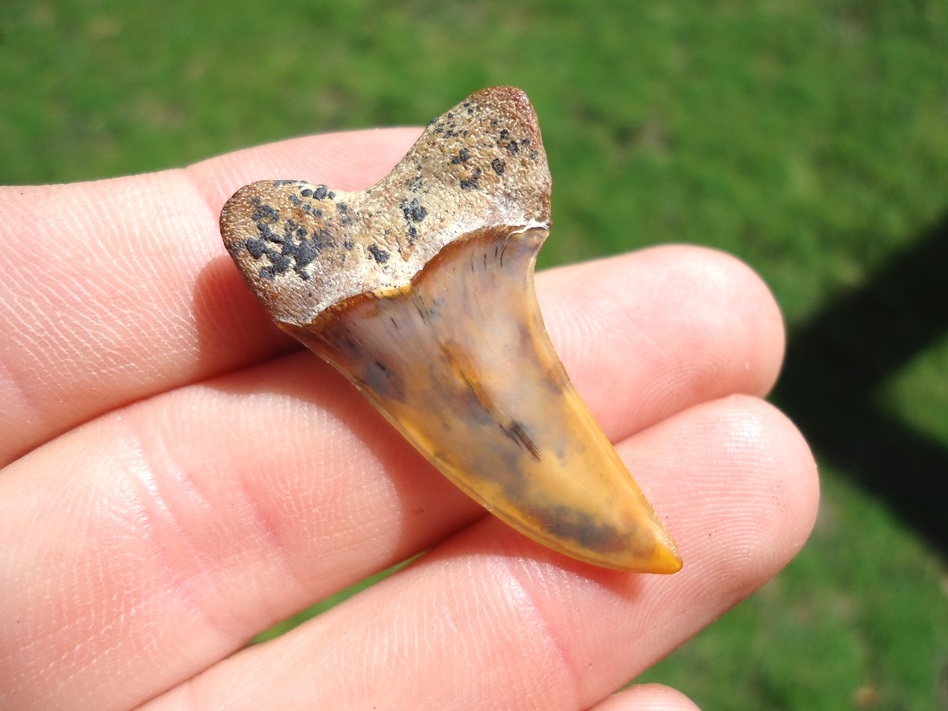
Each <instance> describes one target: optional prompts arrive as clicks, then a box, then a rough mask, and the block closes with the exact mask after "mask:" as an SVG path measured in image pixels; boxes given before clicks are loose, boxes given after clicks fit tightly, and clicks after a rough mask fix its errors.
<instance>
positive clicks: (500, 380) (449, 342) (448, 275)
mask: <svg viewBox="0 0 948 711" xmlns="http://www.w3.org/2000/svg"><path fill="white" fill-rule="evenodd" d="M545 238H546V231H545V230H542V229H531V230H526V231H522V232H514V233H511V232H509V231H504V230H499V229H490V230H484V231H482V232H480V233H479V234H476V235H474V236H472V237H470V238H468V239H467V240H465V241H463V242H461V243H459V244H456V245H452V246H450V247H448V248H446V249H444V250H443V251H442V252H441V253H440V254H439V255H438V256H437V257H436V258H435V259H434V260H432V261H431V262H429V263H428V265H427V266H426V267H425V268H424V269H423V270H422V272H421V273H420V274H419V275H418V276H417V277H416V279H415V280H414V281H413V283H412V285H411V287H410V288H409V289H407V290H402V291H400V292H398V293H395V294H392V295H388V296H383V297H380V298H379V297H374V296H373V297H354V298H353V299H350V300H349V301H347V302H344V303H343V304H340V305H339V306H338V307H335V308H333V309H332V310H331V311H330V312H328V313H326V314H324V315H323V316H321V317H320V318H318V319H317V320H316V322H314V323H313V324H311V325H308V326H307V327H305V328H296V329H292V330H291V332H292V333H293V335H295V336H296V337H297V338H299V339H300V340H302V341H303V342H304V343H305V344H306V345H307V346H308V347H309V348H311V349H312V350H313V351H315V352H316V353H318V354H319V355H321V356H322V357H323V358H325V359H326V360H328V361H329V362H331V363H332V364H333V365H335V366H336V368H338V369H339V370H340V371H342V372H343V373H344V374H345V375H346V376H347V377H348V378H349V379H350V380H351V381H352V382H353V383H354V384H355V385H356V386H357V387H358V388H359V390H361V391H362V393H364V394H365V396H366V397H367V398H368V399H369V400H370V401H372V403H373V404H374V405H375V406H376V407H377V408H378V409H379V410H380V411H381V412H382V413H383V414H384V415H385V416H386V417H387V418H388V420H389V421H390V422H391V423H392V424H393V425H394V426H395V427H396V428H398V429H399V430H400V431H401V432H402V434H404V436H405V437H406V438H407V439H408V440H409V441H411V442H412V444H414V446H415V447H416V448H417V449H418V450H419V451H420V452H421V453H422V454H424V456H425V457H426V458H427V459H428V460H429V461H430V462H431V463H432V464H434V465H435V467H437V468H438V469H439V470H440V471H441V472H442V473H443V474H444V475H445V476H447V477H448V478H449V479H450V480H451V481H452V482H454V483H455V484H456V485H457V486H458V487H460V488H461V489H462V490H464V491H465V492H467V493H468V494H469V495H470V496H471V497H473V498H474V499H475V500H477V501H478V502H480V503H481V504H483V505H484V506H485V507H486V508H487V509H488V510H490V511H491V512H492V513H494V514H495V515H496V516H498V517H499V518H501V519H503V520H504V521H506V522H507V523H508V524H510V525H511V526H513V527H514V528H516V529H517V530H519V531H521V532H522V533H524V534H526V535H527V536H529V537H531V538H533V539H534V540H536V541H539V542H540V543H542V544H544V545H546V546H549V547H550V548H553V549H554V550H558V551H560V552H562V553H565V554H567V555H569V556H572V557H574V558H578V559H580V560H584V561H587V562H589V563H595V564H597V565H600V566H605V567H609V568H616V569H620V570H635V571H647V572H661V573H670V572H674V571H676V570H678V569H679V568H680V567H681V560H680V558H679V557H678V553H677V550H676V548H675V544H674V543H673V542H672V540H671V538H670V537H669V536H668V534H667V533H666V532H665V530H664V528H663V527H662V525H661V523H660V522H659V521H658V520H657V519H656V518H655V515H654V514H653V512H652V508H651V507H650V506H649V504H648V502H647V501H646V500H645V497H644V496H643V495H642V492H641V491H640V490H639V488H638V486H636V484H635V482H634V481H633V479H632V477H631V476H630V475H629V473H628V471H627V470H626V468H625V467H624V465H623V464H622V462H621V461H620V460H619V457H618V455H617V454H616V452H615V450H614V449H613V447H612V445H611V444H610V443H609V441H608V439H607V438H606V436H605V435H604V434H603V432H602V430H601V429H600V428H599V426H598V425H597V424H596V422H595V421H594V420H593V418H592V416H591V415H590V414H589V412H588V410H587V409H586V407H585V405H584V404H583V403H582V401H581V400H580V398H579V396H578V395H577V393H576V390H575V389H574V388H573V386H572V384H571V383H570V381H569V379H568V378H567V376H566V373H565V372H564V370H563V367H562V365H561V364H560V361H559V359H558V358H557V356H556V353H555V352H554V350H553V347H552V344H551V343H550V340H549V338H548V336H547V334H546V330H545V329H544V326H543V322H542V319H541V317H540V312H539V307H538V305H537V301H536V297H535V295H534V289H533V266H534V261H535V258H536V253H537V251H538V249H539V247H540V245H541V244H542V243H543V240H544V239H545Z"/></svg>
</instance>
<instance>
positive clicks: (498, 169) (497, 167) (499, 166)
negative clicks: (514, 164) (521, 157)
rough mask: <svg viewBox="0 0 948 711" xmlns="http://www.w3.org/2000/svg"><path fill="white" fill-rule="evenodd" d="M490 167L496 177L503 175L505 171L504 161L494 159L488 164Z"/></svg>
mask: <svg viewBox="0 0 948 711" xmlns="http://www.w3.org/2000/svg"><path fill="white" fill-rule="evenodd" d="M490 167H491V168H493V169H494V172H495V173H497V175H503V174H504V171H505V170H506V169H507V164H506V163H504V161H502V160H501V159H500V158H494V160H492V161H491V162H490Z"/></svg>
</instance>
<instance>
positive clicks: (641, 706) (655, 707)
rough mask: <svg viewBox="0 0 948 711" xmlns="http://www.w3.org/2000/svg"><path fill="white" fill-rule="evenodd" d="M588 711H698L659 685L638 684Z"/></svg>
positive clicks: (680, 695)
mask: <svg viewBox="0 0 948 711" xmlns="http://www.w3.org/2000/svg"><path fill="white" fill-rule="evenodd" d="M590 711H698V707H697V706H695V704H694V702H693V701H692V700H691V699H689V698H688V697H687V696H685V695H684V694H682V693H681V692H680V691H677V690H676V689H672V688H669V687H667V686H662V685H661V684H638V685H636V686H631V687H629V688H628V689H626V690H624V691H621V692H619V693H618V694H614V695H613V696H610V697H609V698H607V699H605V700H604V701H602V702H600V703H598V704H596V705H595V706H593V707H592V708H591V709H590Z"/></svg>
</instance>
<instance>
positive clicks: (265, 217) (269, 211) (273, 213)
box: [250, 204, 280, 224]
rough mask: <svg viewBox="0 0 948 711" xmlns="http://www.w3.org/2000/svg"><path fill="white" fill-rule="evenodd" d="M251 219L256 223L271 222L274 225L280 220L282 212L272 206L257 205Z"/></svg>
mask: <svg viewBox="0 0 948 711" xmlns="http://www.w3.org/2000/svg"><path fill="white" fill-rule="evenodd" d="M250 219H251V220H253V221H254V222H269V223H271V224H272V223H274V222H276V221H277V220H279V219H280V211H279V210H277V209H276V208H275V207H273V206H272V205H263V204H261V205H257V206H256V207H255V208H254V211H253V215H251V216H250Z"/></svg>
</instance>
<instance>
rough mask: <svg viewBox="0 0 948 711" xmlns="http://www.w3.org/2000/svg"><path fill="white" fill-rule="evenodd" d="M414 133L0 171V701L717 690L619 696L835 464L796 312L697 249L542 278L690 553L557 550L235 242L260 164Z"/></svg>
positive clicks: (314, 169)
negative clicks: (228, 218) (816, 442)
mask: <svg viewBox="0 0 948 711" xmlns="http://www.w3.org/2000/svg"><path fill="white" fill-rule="evenodd" d="M417 135H418V132H417V131H416V130H413V129H396V130H385V131H367V132H359V133H348V134H334V135H326V136H317V137H312V138H304V139H297V140H294V141H286V142H283V143H278V144H273V145H269V146H263V147H260V148H256V149H251V150H247V151H241V152H238V153H233V154H230V155H227V156H223V157H220V158H216V159H212V160H209V161H205V162H203V163H200V164H198V165H196V166H193V167H191V168H189V169H187V170H183V171H168V172H164V173H158V174H152V175H145V176H137V177H131V178H124V179H118V180H110V181H101V182H96V183H86V184H77V185H70V186H44V187H28V188H3V189H0V244H2V245H3V249H4V254H5V259H4V261H3V264H2V266H0V270H2V272H0V273H2V275H3V276H2V282H0V283H2V284H3V285H4V288H3V290H2V292H0V313H2V317H3V323H5V324H6V326H5V333H4V338H3V339H2V342H0V402H2V403H3V405H4V407H3V412H2V424H0V463H2V464H3V465H5V466H4V469H3V471H2V474H0V540H2V541H3V544H2V545H3V555H2V557H0V566H2V567H0V608H2V609H3V610H4V614H3V615H2V616H0V709H20V710H27V709H50V708H59V709H92V708H94V709H125V708H132V707H136V706H139V705H142V704H146V702H148V701H149V700H151V701H150V703H147V704H146V706H147V707H148V708H150V709H164V708H178V709H181V708H194V709H215V708H228V709H237V708H254V709H256V708H281V709H289V708H298V707H300V708H302V707H305V708H334V709H338V708H373V707H377V708H411V709H423V708H432V709H450V708H459V709H468V710H470V709H478V708H510V709H519V708H544V709H581V708H590V707H592V708H596V709H600V710H603V709H609V711H617V710H618V709H627V708H633V707H634V708H636V709H642V708H658V707H661V708H663V709H672V708H674V709H685V708H693V706H692V705H691V704H690V702H688V701H687V699H685V698H684V697H683V696H681V695H680V694H678V693H677V692H674V691H672V690H669V689H665V688H662V687H658V686H654V685H649V686H643V687H632V688H631V689H630V690H627V691H625V692H623V693H622V694H620V695H617V696H610V694H611V692H612V691H613V690H615V689H616V688H617V687H619V686H620V685H621V684H623V683H624V682H625V681H627V680H628V679H629V678H631V677H633V676H635V675H636V674H638V673H640V672H641V671H643V670H644V669H645V668H647V667H648V666H649V665H650V664H652V663H653V662H655V661H656V660H657V659H659V658H661V657H662V656H664V655H666V654H667V653H668V652H670V651H671V650H672V649H674V648H675V647H676V646H677V645H679V644H680V643H682V642H683V641H685V640H686V639H688V638H689V637H690V636H692V635H693V634H695V633H696V632H697V631H698V630H700V629H701V628H702V627H704V626H705V625H707V624H708V623H709V622H710V621H712V620H713V619H715V618H716V617H718V616H719V615H720V614H721V613H723V612H724V611H725V610H727V609H728V608H729V607H730V606H732V605H733V604H735V603H736V602H737V601H739V600H740V599H741V598H743V597H745V596H746V595H748V594H749V593H751V592H752V591H754V590H755V589H756V588H758V587H759V586H760V585H762V584H763V583H764V582H765V581H766V580H768V579H769V578H770V577H771V576H773V575H774V574H775V573H776V572H777V571H778V570H780V568H782V567H783V565H785V564H786V562H787V561H789V560H790V558H792V557H793V555H794V554H795V553H796V552H797V551H798V550H799V548H800V547H801V546H802V545H803V542H804V541H805V540H806V537H807V535H808V533H809V531H810V528H811V527H812V524H813V520H814V517H815V513H816V503H817V497H818V486H817V481H816V476H815V466H814V464H813V460H812V458H811V456H810V454H809V451H808V449H807V447H806V445H805V443H804V442H803V440H802V439H801V437H800V435H799V433H798V432H797V431H796V429H795V428H794V427H793V425H792V424H790V423H789V422H788V421H787V420H786V419H785V418H784V417H783V416H782V415H781V414H780V413H778V412H777V411H776V410H775V409H774V408H773V407H771V406H769V405H768V404H766V403H765V402H763V401H762V400H761V399H760V398H761V397H762V396H763V395H764V394H765V393H766V392H767V391H768V390H769V388H770V387H771V386H772V384H773V382H774V380H775V378H776V375H777V372H778V369H779V365H780V360H781V357H782V352H783V330H782V323H781V319H780V316H779V312H778V310H777V307H776V305H775V304H774V302H773V299H772V297H771V296H770V294H769V292H768V291H767V289H766V288H765V287H764V286H763V284H762V283H761V282H760V281H759V279H758V278H757V277H756V276H755V275H754V274H753V273H752V272H750V271H749V270H748V269H747V268H746V267H745V266H743V265H742V264H740V263H739V262H737V261H736V260H734V259H732V258H730V257H727V256H725V255H722V254H720V253H717V252H713V251H710V250H706V249H701V248H696V247H686V246H665V247H657V248H653V249H648V250H643V251H640V252H637V253H633V254H628V255H623V256H620V257H615V258H612V259H607V260H601V261H597V262H591V263H586V264H581V265H574V266H570V267H564V268H561V269H556V270H552V271H548V272H546V273H541V274H539V275H538V277H537V291H538V296H539V299H540V303H541V307H542V309H543V313H544V318H545V321H546V324H547V327H548V330H549V331H550V334H551V337H552V340H553V342H554V344H555V345H556V347H557V351H558V353H559V354H560V357H561V359H562V361H563V363H564V365H565V366H566V369H567V371H568V372H569V373H570V375H571V377H572V379H573V381H574V383H575V385H576V386H577V388H578V390H579V392H580V394H581V395H582V396H583V398H584V400H585V402H586V403H587V404H588V405H589V407H590V409H591V410H592V412H593V414H594V415H595V416H596V418H597V420H598V421H599V422H600V424H601V425H602V427H603V429H604V430H605V432H606V433H607V434H608V435H609V437H610V439H612V440H613V441H614V442H616V443H617V449H618V451H619V453H620V455H621V456H622V458H623V459H624V460H625V462H626V464H627V465H628V466H629V469H630V471H632V473H633V474H634V476H635V478H636V481H637V482H638V483H639V484H640V486H641V487H642V489H643V491H644V492H645V494H646V496H647V497H648V498H649V500H650V501H651V503H652V504H653V506H654V507H655V510H656V512H657V514H658V515H659V516H660V517H661V518H662V520H663V521H664V522H665V523H666V524H667V527H668V529H669V532H670V533H671V534H672V535H673V536H674V538H675V540H676V542H677V543H678V546H679V548H680V550H681V554H682V557H683V559H684V568H683V570H682V571H681V572H680V573H677V574H675V575H672V576H653V575H630V574H621V573H616V572H613V571H607V570H603V569H599V568H594V567H591V566H588V565H584V564H582V563H578V562H575V561H572V560H570V559H567V558H565V557H563V556H561V555H558V554H556V553H553V552H551V551H548V550H546V549H544V548H542V547H539V546H538V545H536V544H535V543H533V542H531V541H530V540H528V539H527V538H525V537H523V536H521V535H520V534H518V533H516V532H514V531H512V530H511V529H509V528H508V527H506V526H505V525H504V524H502V523H501V522H499V521H498V520H496V519H494V518H493V517H491V516H489V515H486V514H485V512H484V510H483V509H481V508H480V507H478V506H477V505H476V504H474V503H473V502H471V501H470V500H469V499H467V498H466V497H465V496H464V495H463V494H462V493H460V492H459V491H458V490H457V489H455V488H454V487H453V486H452V485H451V484H449V483H448V482H447V481H446V480H445V479H443V477H441V475H439V474H438V473H437V472H436V471H435V470H434V469H432V468H431V467H430V466H429V465H428V464H427V463H426V462H424V460H423V459H422V458H421V457H420V456H419V455H418V454H416V453H415V452H414V451H413V450H412V449H411V447H410V446H409V445H408V444H406V443H405V442H404V441H402V439H401V438H400V437H399V436H398V435H396V434H395V433H394V431H393V430H391V428H390V427H389V426H388V425H387V424H386V423H385V422H384V421H383V420H382V418H381V417H380V416H379V415H378V414H377V413H376V412H375V411H374V410H373V409H372V408H371V406H370V405H369V404H368V403H366V402H365V401H364V400H363V399H362V398H361V396H359V395H358V394H357V393H356V392H355V391H354V389H352V388H351V387H350V386H349V384H348V383H347V382H345V381H344V379H343V378H342V377H341V376H339V375H338V374H337V373H335V371H333V370H332V369H331V368H330V367H329V366H327V365H326V364H324V363H323V362H321V361H320V360H319V359H318V358H316V357H315V356H313V355H312V354H310V353H308V352H303V351H299V350H298V348H297V347H296V345H295V343H294V342H292V341H290V340H289V339H288V337H286V336H283V335H282V334H281V333H280V332H279V331H278V330H277V329H276V328H275V327H274V326H273V325H272V323H271V322H270V320H269V318H268V317H267V316H266V314H265V313H264V312H263V310H262V308H261V307H260V306H259V305H258V304H257V302H256V301H255V300H254V299H253V297H252V296H251V295H250V293H249V292H248V291H247V290H246V288H245V286H244V284H243V282H242V280H241V279H240V276H239V275H238V273H237V271H236V269H235V268H234V265H233V263H232V262H231V260H230V258H229V257H228V256H227V255H226V253H225V252H224V248H223V245H222V243H221V240H220V235H219V232H218V226H217V217H218V212H219V210H220V207H221V205H222V204H223V202H224V200H225V199H226V198H227V197H228V196H229V195H230V194H231V193H232V192H233V191H234V190H235V189H236V188H237V187H239V186H240V185H243V184H245V183H248V182H251V181H252V180H257V179H263V178H279V177H288V178H305V179H308V180H311V181H313V182H321V183H326V184H329V185H332V186H334V187H338V188H339V189H341V190H353V189H361V188H364V187H365V186H367V185H368V184H371V183H372V182H374V181H375V180H377V179H378V178H380V177H382V176H383V175H384V174H385V173H387V172H388V170H389V169H390V168H391V166H392V165H394V163H395V162H396V161H397V160H398V159H399V158H400V157H401V156H402V155H403V154H404V152H405V151H406V150H407V149H408V147H409V146H410V144H411V143H412V141H413V140H414V139H415V138H416V137H417ZM551 239H556V230H555V229H554V231H553V235H552V238H551ZM425 549H431V550H430V553H428V554H427V555H426V556H425V557H423V558H422V559H421V560H419V561H418V562H416V563H415V564H413V565H411V566H409V567H408V568H406V569H404V570H403V571H401V572H399V573H398V574H396V575H395V576H393V577H391V578H388V579H387V580H385V581H384V582H382V583H380V584H379V585H377V586H375V587H373V588H371V589H369V590H367V591H365V592H364V593H362V594H360V595H358V596H356V597H354V598H351V599H350V600H348V601H346V602H345V603H343V604H341V605H339V606H338V607H336V608H334V609H333V610H331V611H330V612H328V613H326V614H324V615H321V616H319V617H318V618H316V619H314V620H312V621H310V622H309V623H306V624H304V625H303V626H301V627H300V628H298V629H296V630H294V631H293V632H291V633H289V634H287V635H284V636H283V637H281V638H279V639H277V640H274V641H272V642H269V643H267V644H263V645H257V646H253V647H250V648H247V649H244V650H243V651H240V650H241V648H242V647H244V646H245V645H246V642H247V640H248V639H250V638H251V637H252V636H253V635H254V634H256V633H258V632H260V631H261V630H263V629H265V628H267V627H269V626H270V625H271V624H273V623H274V622H276V621H278V620H280V619H283V618H285V617H287V616H289V615H291V614H292V613H294V612H296V611H298V610H300V609H301V608H303V607H305V606H306V605H308V604H310V603H312V602H314V601H316V600H319V599H321V598H324V597H326V596H327V595H329V594H331V593H333V592H335V591H338V590H340V589H342V588H345V587H347V586H348V585H350V584H352V583H354V582H356V581H358V580H360V579H362V578H364V577H366V576H368V575H370V574H372V573H374V572H376V571H378V570H381V569H384V568H386V567H388V566H390V565H392V564H394V563H396V562H398V561H400V560H404V559H405V558H407V557H409V556H411V555H412V554H414V553H417V552H419V551H422V550H425Z"/></svg>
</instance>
